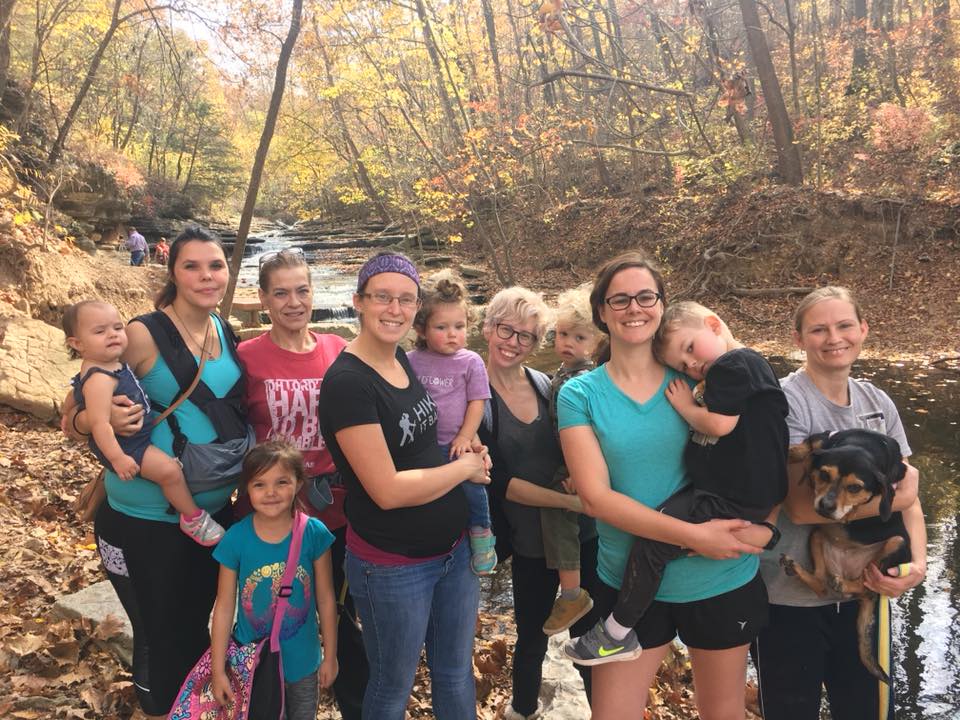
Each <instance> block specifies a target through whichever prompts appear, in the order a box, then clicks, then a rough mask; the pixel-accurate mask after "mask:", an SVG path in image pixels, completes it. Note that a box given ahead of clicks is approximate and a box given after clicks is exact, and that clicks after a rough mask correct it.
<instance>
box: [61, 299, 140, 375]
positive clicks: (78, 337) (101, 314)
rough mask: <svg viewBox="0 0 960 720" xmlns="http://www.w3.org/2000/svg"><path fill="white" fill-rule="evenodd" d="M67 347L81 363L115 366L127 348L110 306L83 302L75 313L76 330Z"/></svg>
mask: <svg viewBox="0 0 960 720" xmlns="http://www.w3.org/2000/svg"><path fill="white" fill-rule="evenodd" d="M67 344H68V345H69V346H70V347H72V348H73V349H74V350H76V351H77V352H78V353H79V354H80V356H81V357H82V358H83V359H84V360H89V361H91V362H95V363H101V364H106V363H115V362H117V361H118V360H120V356H121V355H123V353H124V351H126V349H127V331H126V327H125V326H124V324H123V320H121V319H120V313H118V312H117V309H116V308H115V307H113V305H107V304H106V303H87V304H85V305H84V306H83V307H82V308H80V310H79V311H78V313H77V320H76V331H75V332H74V334H73V335H71V336H70V337H68V338H67Z"/></svg>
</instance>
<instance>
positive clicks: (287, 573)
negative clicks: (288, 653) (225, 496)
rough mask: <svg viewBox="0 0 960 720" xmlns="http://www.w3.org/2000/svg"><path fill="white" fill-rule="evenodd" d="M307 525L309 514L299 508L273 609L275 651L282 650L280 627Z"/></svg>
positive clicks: (291, 591)
mask: <svg viewBox="0 0 960 720" xmlns="http://www.w3.org/2000/svg"><path fill="white" fill-rule="evenodd" d="M306 527H307V516H306V515H304V514H303V513H302V512H300V511H299V510H297V512H296V514H295V515H294V516H293V531H292V532H291V537H290V552H289V553H287V564H286V567H284V569H283V577H282V578H281V579H280V592H279V593H278V594H277V605H276V607H275V608H274V610H273V629H272V630H271V631H270V649H271V650H272V651H273V652H277V651H279V650H280V629H281V626H282V625H283V616H284V614H285V613H286V612H287V607H288V606H289V605H290V601H289V599H288V598H289V597H290V595H291V594H292V593H293V580H294V578H296V576H297V566H298V565H299V564H300V548H301V547H302V546H303V532H304V530H305V529H306Z"/></svg>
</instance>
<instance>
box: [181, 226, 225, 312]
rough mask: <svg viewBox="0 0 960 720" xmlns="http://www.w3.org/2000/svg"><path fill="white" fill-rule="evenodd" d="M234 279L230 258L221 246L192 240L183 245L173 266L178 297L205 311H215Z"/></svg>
mask: <svg viewBox="0 0 960 720" xmlns="http://www.w3.org/2000/svg"><path fill="white" fill-rule="evenodd" d="M229 280H230V271H229V269H228V268H227V258H226V257H225V256H224V254H223V250H221V249H220V246H219V245H217V244H216V243H212V242H204V241H202V240H189V241H187V242H185V243H183V245H182V246H181V247H180V248H179V252H178V253H177V259H176V262H175V263H174V266H173V282H174V284H175V285H176V287H177V300H180V301H182V302H185V303H187V304H189V305H193V306H194V307H197V308H202V309H205V310H214V309H215V308H216V307H217V305H218V304H219V303H220V300H221V299H222V298H223V293H224V291H225V290H226V288H227V282H228V281H229Z"/></svg>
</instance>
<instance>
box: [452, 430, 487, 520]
mask: <svg viewBox="0 0 960 720" xmlns="http://www.w3.org/2000/svg"><path fill="white" fill-rule="evenodd" d="M440 450H441V451H442V452H443V456H444V457H445V458H449V457H450V446H449V445H441V446H440ZM448 462H449V461H448ZM460 487H462V488H463V494H464V495H466V496H467V508H468V509H469V511H470V522H469V523H468V526H469V527H472V528H474V527H482V528H489V527H490V524H491V523H490V502H489V500H487V488H486V487H484V486H483V485H477V483H473V482H470V481H469V480H464V481H463V482H462V483H460Z"/></svg>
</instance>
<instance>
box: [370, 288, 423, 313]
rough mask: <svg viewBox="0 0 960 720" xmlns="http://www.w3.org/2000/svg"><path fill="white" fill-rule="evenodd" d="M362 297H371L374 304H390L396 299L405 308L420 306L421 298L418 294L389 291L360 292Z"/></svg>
mask: <svg viewBox="0 0 960 720" xmlns="http://www.w3.org/2000/svg"><path fill="white" fill-rule="evenodd" d="M358 294H359V295H360V296H361V297H365V298H370V299H371V300H372V301H373V304H374V305H389V304H390V303H392V302H393V301H394V300H396V301H397V302H398V303H400V307H402V308H403V309H404V310H412V309H413V308H418V307H420V298H418V297H417V296H416V295H391V294H390V293H388V292H374V293H358Z"/></svg>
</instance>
